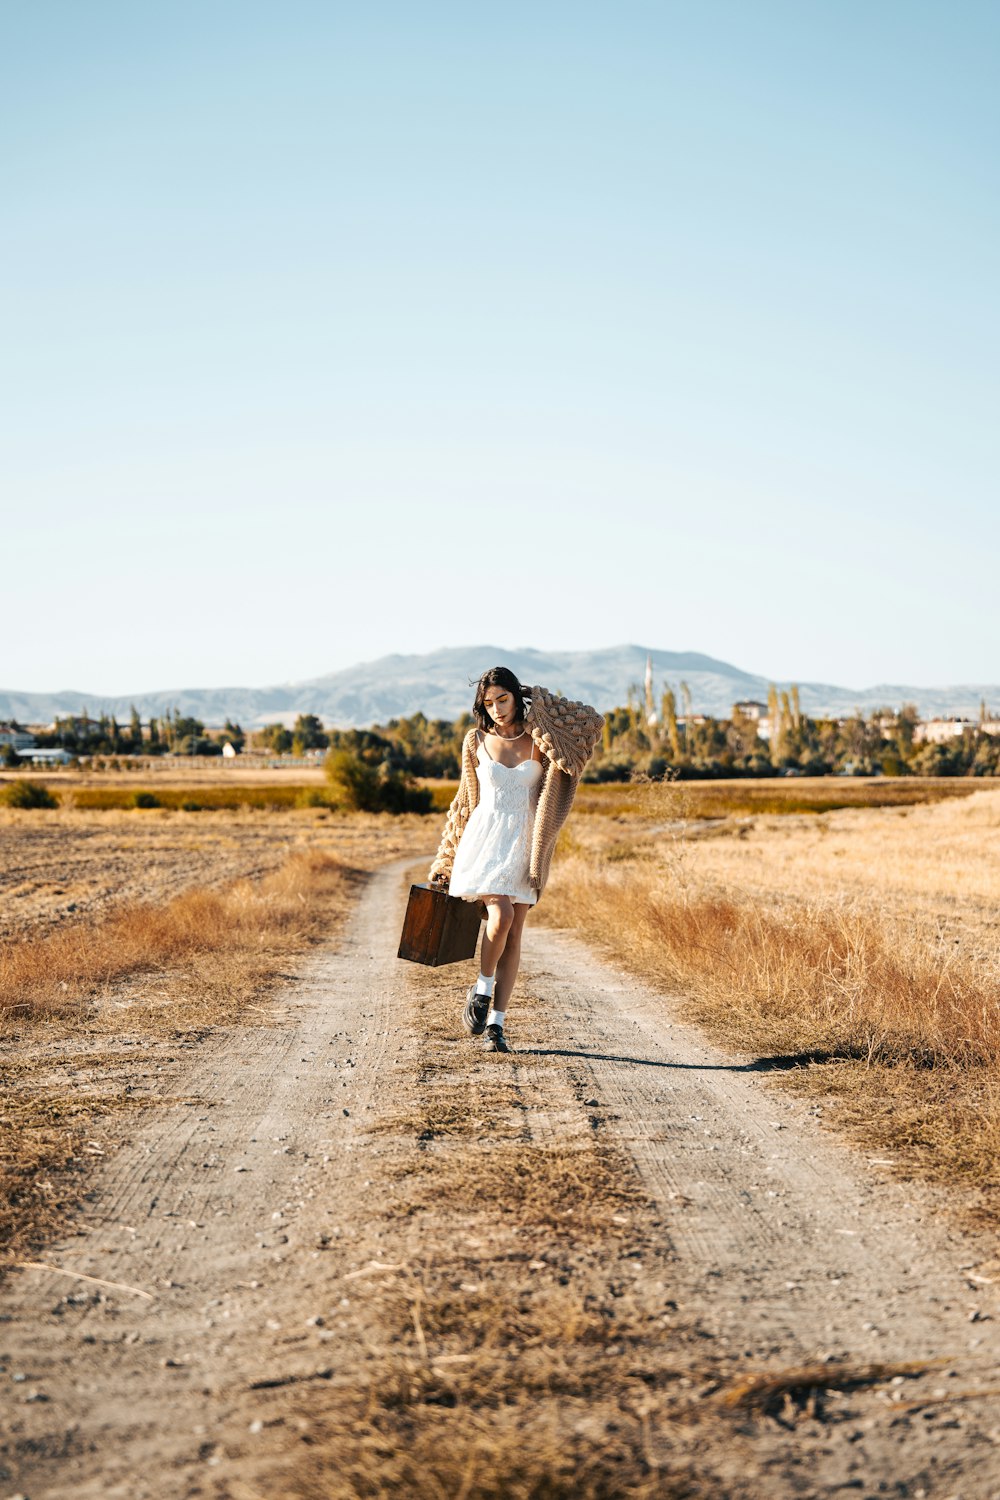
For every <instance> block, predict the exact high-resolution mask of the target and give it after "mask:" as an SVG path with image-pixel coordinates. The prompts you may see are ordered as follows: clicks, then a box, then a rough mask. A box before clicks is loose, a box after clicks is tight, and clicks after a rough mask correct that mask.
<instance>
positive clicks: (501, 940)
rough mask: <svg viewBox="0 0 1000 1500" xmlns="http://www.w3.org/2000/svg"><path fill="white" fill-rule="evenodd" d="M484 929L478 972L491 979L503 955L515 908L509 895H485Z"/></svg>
mask: <svg viewBox="0 0 1000 1500" xmlns="http://www.w3.org/2000/svg"><path fill="white" fill-rule="evenodd" d="M484 899H485V901H486V931H485V932H484V933H483V950H482V956H481V958H480V960H479V969H480V973H482V974H484V975H485V976H486V978H487V979H492V978H493V975H494V974H495V973H496V971H497V964H498V963H499V962H500V959H501V958H502V957H503V952H504V948H505V947H506V945H507V940H508V935H509V933H510V930H511V926H512V924H513V921H514V913H515V911H516V910H517V908H516V906H515V905H514V903H513V901H511V899H510V897H509V896H486V897H485V898H484Z"/></svg>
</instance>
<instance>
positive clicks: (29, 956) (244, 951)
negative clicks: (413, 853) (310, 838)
mask: <svg viewBox="0 0 1000 1500" xmlns="http://www.w3.org/2000/svg"><path fill="white" fill-rule="evenodd" d="M357 878H358V875H357V872H355V871H352V870H350V869H346V868H345V867H344V866H343V865H342V864H340V862H339V861H338V860H335V859H333V858H332V857H331V856H330V855H326V854H321V853H317V852H314V853H309V854H295V855H292V856H291V857H290V858H289V859H288V861H287V862H286V863H285V865H284V866H283V867H282V868H281V869H279V870H277V871H275V872H274V873H273V874H271V875H269V876H267V877H266V878H265V879H263V880H261V881H256V882H255V881H251V880H241V881H238V882H237V883H236V884H235V885H233V886H232V887H231V888H230V889H228V890H224V891H212V890H191V891H185V892H184V893H183V894H181V895H179V896H176V897H174V899H173V900H172V901H169V902H168V903H167V904H166V905H165V906H154V905H147V904H141V903H138V902H136V903H130V904H128V905H126V906H124V907H122V908H121V909H119V910H118V911H116V912H115V913H114V914H113V915H111V916H109V917H107V918H105V920H104V921H99V922H95V923H87V924H79V925H75V926H70V927H68V928H64V929H61V930H60V931H57V932H55V933H52V934H51V935H50V936H48V937H44V938H41V939H38V940H36V941H34V942H30V941H29V942H22V943H18V944H11V945H9V946H7V947H6V948H5V949H4V950H3V951H0V1017H4V1018H7V1019H10V1018H16V1019H23V1018H25V1017H33V1018H38V1017H41V1016H46V1017H49V1018H52V1017H53V1016H55V1015H56V1014H58V1015H60V1016H61V1017H64V1018H66V1019H68V1020H69V1021H70V1022H72V1020H73V1018H74V1016H76V1015H78V1014H79V1012H80V1009H81V1007H86V1006H88V1005H89V1004H90V1003H91V1002H92V1001H93V999H94V997H95V995H96V994H97V993H98V992H100V991H101V990H103V989H104V988H105V987H107V986H109V985H112V984H114V983H115V982H116V981H120V980H122V979H125V978H128V977H129V976H131V975H134V974H139V973H142V974H162V973H169V974H170V975H171V977H172V978H173V979H175V980H176V978H177V976H178V973H179V971H187V973H188V974H189V975H190V976H191V977H196V980H197V987H198V990H199V992H200V998H201V1002H202V1004H201V1005H200V1006H195V1011H192V1004H193V1001H192V998H191V996H190V994H189V995H188V997H187V1003H186V1004H185V1005H184V1007H183V1017H182V1016H181V1012H180V1010H179V1008H175V1009H174V1011H173V1012H172V1014H171V1017H170V1019H171V1020H172V1021H174V1022H176V1021H178V1020H180V1019H183V1021H184V1022H185V1023H187V1024H190V1023H191V1022H192V1021H195V1020H202V1021H204V1020H213V1021H216V1020H223V1019H230V1018H231V1017H232V1016H234V1015H237V1014H238V1013H239V1010H240V1008H241V1006H242V1005H243V1004H244V1003H245V1002H246V1001H247V1000H248V999H249V998H251V997H252V996H253V995H255V994H256V993H258V992H259V990H260V989H261V987H262V986H263V985H265V984H266V983H267V982H268V981H269V980H270V979H273V977H274V974H275V972H276V969H277V967H278V966H279V963H280V960H281V958H282V956H283V955H284V954H286V953H289V952H292V951H295V950H297V949H299V948H301V947H302V946H303V945H304V944H305V943H307V942H308V941H309V940H310V939H313V938H315V937H316V936H318V935H319V933H320V932H321V931H322V930H323V928H324V925H325V922H326V919H327V917H328V915H329V910H328V909H329V908H330V907H331V906H333V907H336V906H338V905H339V906H340V907H341V908H342V909H343V908H344V907H345V906H346V903H347V900H348V898H349V894H350V889H351V885H352V883H353V882H354V881H355V880H356V879H357ZM185 988H186V989H187V990H190V988H191V986H190V984H188V985H187V986H185Z"/></svg>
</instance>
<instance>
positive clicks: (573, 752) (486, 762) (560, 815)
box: [430, 667, 604, 1052]
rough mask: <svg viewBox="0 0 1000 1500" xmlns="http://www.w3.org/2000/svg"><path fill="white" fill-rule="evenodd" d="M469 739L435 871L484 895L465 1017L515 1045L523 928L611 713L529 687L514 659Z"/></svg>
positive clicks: (498, 675) (488, 1044)
mask: <svg viewBox="0 0 1000 1500" xmlns="http://www.w3.org/2000/svg"><path fill="white" fill-rule="evenodd" d="M472 716H473V718H474V719H475V721H476V722H475V725H474V727H473V728H472V729H470V730H469V732H468V734H467V735H466V737H465V740H464V743H463V745H462V777H461V780H460V782H459V786H458V791H457V792H456V794H455V797H454V800H453V801H452V804H451V807H450V808H449V809H448V818H447V821H446V823H445V828H444V834H443V836H442V839H441V845H440V847H439V849H438V852H437V857H436V859H435V860H434V863H433V864H432V866H431V871H430V879H431V882H432V883H433V884H435V885H445V884H447V886H448V892H449V894H450V895H452V896H460V897H461V898H462V899H463V900H464V901H482V902H485V904H486V931H485V933H484V934H483V944H482V953H481V958H480V965H479V977H478V979H477V980H476V982H475V984H473V985H471V986H470V987H469V993H468V996H467V997H466V1001H465V1008H464V1010H463V1012H462V1022H463V1024H464V1026H465V1028H466V1030H467V1031H469V1032H471V1034H472V1035H473V1036H482V1035H483V1033H484V1032H485V1034H486V1041H485V1043H484V1047H485V1050H486V1051H487V1052H509V1051H510V1050H511V1049H510V1047H509V1046H508V1044H507V1040H506V1038H505V1036H504V1021H505V1019H506V1015H507V1005H508V1002H509V1001H510V996H511V991H512V990H513V988H514V981H515V979H516V978H517V970H518V966H519V964H520V961H521V932H522V929H523V927H524V919H525V917H526V916H527V915H528V911H529V909H530V908H531V907H532V906H533V905H534V904H535V903H536V902H537V900H538V898H539V896H540V895H541V893H542V891H543V890H544V889H545V882H546V880H547V879H548V873H549V865H550V863H551V860H552V851H553V848H554V847H555V842H556V836H557V834H558V832H559V830H560V828H561V827H562V825H563V823H564V822H565V821H566V817H567V815H568V813H569V810H570V808H571V806H572V805H573V798H574V796H575V795H576V788H577V785H578V783H579V780H580V773H581V771H582V770H583V768H584V766H585V765H586V764H587V761H588V760H589V759H590V757H591V755H592V754H593V752H594V745H595V744H596V742H597V740H598V738H599V736H600V733H601V728H602V725H603V723H604V720H603V719H602V718H601V716H600V714H598V713H595V712H594V710H593V709H592V708H588V707H587V705H586V704H584V703H572V702H570V701H569V700H568V699H566V698H557V697H555V696H554V695H553V694H551V693H547V692H546V691H545V689H544V688H540V687H535V688H530V689H529V688H524V687H522V686H521V684H520V682H519V681H518V680H517V678H516V677H515V675H514V673H513V672H511V671H510V670H509V669H508V668H507V667H492V668H491V669H490V670H489V671H488V672H484V673H483V675H482V677H481V678H480V679H479V683H478V685H477V687H476V697H475V701H474V703H473V705H472Z"/></svg>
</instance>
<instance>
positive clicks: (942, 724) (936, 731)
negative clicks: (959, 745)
mask: <svg viewBox="0 0 1000 1500" xmlns="http://www.w3.org/2000/svg"><path fill="white" fill-rule="evenodd" d="M975 727H976V726H975V724H973V722H972V720H971V719H960V718H957V717H956V718H952V719H923V720H921V722H920V723H919V724H916V725H914V728H913V741H914V744H917V745H923V744H927V745H943V744H944V743H945V741H946V740H957V739H959V738H960V737H961V736H962V735H963V734H964V733H965V731H966V730H967V729H975Z"/></svg>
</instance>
